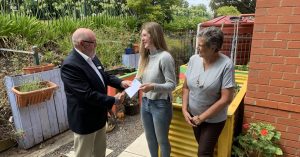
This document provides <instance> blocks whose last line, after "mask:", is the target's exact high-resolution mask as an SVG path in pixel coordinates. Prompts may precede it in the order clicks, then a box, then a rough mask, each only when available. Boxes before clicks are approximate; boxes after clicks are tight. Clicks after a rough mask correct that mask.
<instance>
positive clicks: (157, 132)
mask: <svg viewBox="0 0 300 157" xmlns="http://www.w3.org/2000/svg"><path fill="white" fill-rule="evenodd" d="M172 114H173V109H172V103H171V102H170V101H168V100H163V99H159V100H150V99H148V98H146V97H143V100H142V108H141V116H142V122H143V126H144V129H145V135H146V139H147V143H148V148H149V151H150V154H151V157H158V145H159V147H160V150H161V152H160V153H161V157H170V153H171V146H170V142H169V138H168V133H169V128H170V124H171V120H172Z"/></svg>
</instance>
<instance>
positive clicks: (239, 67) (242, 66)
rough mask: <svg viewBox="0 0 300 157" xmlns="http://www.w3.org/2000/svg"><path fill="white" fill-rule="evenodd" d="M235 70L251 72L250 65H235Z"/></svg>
mask: <svg viewBox="0 0 300 157" xmlns="http://www.w3.org/2000/svg"><path fill="white" fill-rule="evenodd" d="M234 69H236V70H241V71H248V70H249V65H248V64H247V65H235V66H234Z"/></svg>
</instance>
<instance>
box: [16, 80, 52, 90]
mask: <svg viewBox="0 0 300 157" xmlns="http://www.w3.org/2000/svg"><path fill="white" fill-rule="evenodd" d="M45 87H47V85H46V84H42V83H41V80H40V79H39V78H37V79H34V80H33V81H24V82H23V83H22V84H21V85H20V86H19V90H20V92H30V91H34V90H38V89H42V88H45Z"/></svg>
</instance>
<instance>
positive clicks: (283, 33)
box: [244, 0, 300, 157]
mask: <svg viewBox="0 0 300 157" xmlns="http://www.w3.org/2000/svg"><path fill="white" fill-rule="evenodd" d="M249 67H250V70H249V79H248V90H247V93H246V97H245V115H244V121H245V122H247V123H248V122H252V121H264V122H269V123H272V124H273V125H275V126H276V128H277V129H278V130H280V131H281V133H282V137H281V141H280V143H281V145H282V149H283V151H284V156H288V157H299V156H300V0H257V1H256V12H255V24H254V31H253V41H252V51H251V57H250V63H249Z"/></svg>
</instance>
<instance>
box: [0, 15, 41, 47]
mask: <svg viewBox="0 0 300 157" xmlns="http://www.w3.org/2000/svg"><path fill="white" fill-rule="evenodd" d="M45 29H46V26H45V25H44V24H43V23H41V22H40V21H39V20H37V19H36V18H34V17H29V16H23V15H15V14H0V37H9V36H20V37H21V38H26V40H27V41H28V42H30V43H37V44H40V43H43V42H44V41H45V38H44V36H42V34H43V31H44V30H45Z"/></svg>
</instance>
